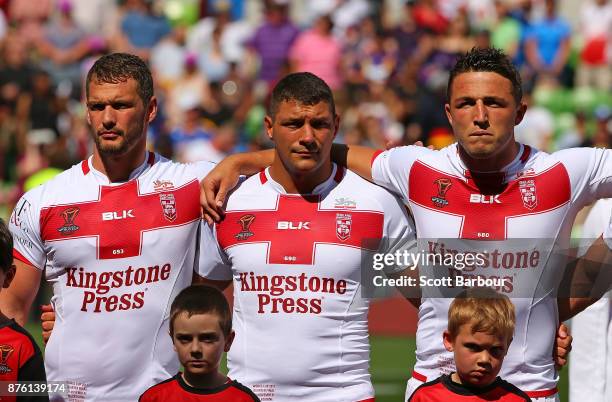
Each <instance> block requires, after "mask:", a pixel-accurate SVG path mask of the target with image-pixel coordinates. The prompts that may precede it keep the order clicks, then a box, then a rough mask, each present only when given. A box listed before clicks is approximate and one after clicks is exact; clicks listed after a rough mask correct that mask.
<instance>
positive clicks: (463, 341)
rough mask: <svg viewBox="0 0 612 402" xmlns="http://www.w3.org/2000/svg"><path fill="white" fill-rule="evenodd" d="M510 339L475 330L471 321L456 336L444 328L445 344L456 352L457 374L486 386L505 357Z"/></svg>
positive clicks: (475, 384) (464, 381)
mask: <svg viewBox="0 0 612 402" xmlns="http://www.w3.org/2000/svg"><path fill="white" fill-rule="evenodd" d="M510 341H511V339H510V340H507V339H505V338H504V337H502V336H499V335H490V334H487V333H485V332H475V333H472V325H471V324H464V325H462V326H461V327H460V328H459V333H458V334H457V336H456V337H455V338H454V339H453V338H452V337H451V335H450V333H449V332H448V331H444V346H445V347H446V350H448V351H449V352H453V353H454V354H455V366H456V367H457V374H458V375H459V378H460V379H461V382H462V383H463V384H467V385H473V386H477V387H484V386H487V385H489V384H491V383H492V382H493V381H494V380H495V378H496V377H497V374H498V373H499V370H500V369H501V365H502V363H503V361H504V356H506V352H507V351H508V345H509V344H510Z"/></svg>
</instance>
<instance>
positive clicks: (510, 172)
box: [449, 143, 534, 182]
mask: <svg viewBox="0 0 612 402" xmlns="http://www.w3.org/2000/svg"><path fill="white" fill-rule="evenodd" d="M454 147H455V149H454V151H453V152H451V155H452V154H454V156H455V157H454V158H453V157H451V158H449V159H450V163H451V165H452V166H453V167H454V168H455V169H456V170H457V171H458V172H459V173H460V176H461V177H465V178H468V179H469V178H470V177H473V176H476V175H479V176H498V177H501V178H502V180H503V181H505V182H507V181H509V180H512V179H513V178H515V177H516V176H517V175H518V174H519V173H520V172H522V171H523V170H524V168H525V164H526V163H527V161H528V160H529V158H530V156H532V155H533V152H534V150H533V148H531V147H530V146H529V145H524V144H521V143H519V151H518V153H517V155H516V157H515V158H514V159H513V160H512V161H511V162H510V163H508V164H507V165H506V166H504V167H503V168H502V169H500V170H499V171H498V172H490V173H489V172H486V173H479V172H471V171H470V170H469V169H468V168H467V166H465V164H464V163H463V160H462V159H461V156H459V144H457V143H455V144H454Z"/></svg>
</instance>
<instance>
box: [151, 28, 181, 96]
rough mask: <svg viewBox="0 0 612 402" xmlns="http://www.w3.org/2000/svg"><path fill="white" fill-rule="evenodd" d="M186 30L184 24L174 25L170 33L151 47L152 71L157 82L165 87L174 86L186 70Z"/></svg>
mask: <svg viewBox="0 0 612 402" xmlns="http://www.w3.org/2000/svg"><path fill="white" fill-rule="evenodd" d="M185 31H186V28H185V27H184V26H181V25H179V26H176V27H174V29H173V30H172V33H171V34H170V35H168V36H166V37H164V38H163V39H162V40H161V41H159V42H158V43H157V44H156V45H155V46H153V48H152V49H151V60H150V64H151V71H152V72H153V74H154V78H155V79H156V82H157V84H158V85H159V86H160V87H162V88H164V89H170V88H172V86H173V85H174V84H175V83H176V82H177V81H178V80H179V79H180V77H181V76H182V75H183V73H184V71H185V57H186V55H187V50H186V49H185V35H186V32H185Z"/></svg>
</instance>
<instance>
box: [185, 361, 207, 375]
mask: <svg viewBox="0 0 612 402" xmlns="http://www.w3.org/2000/svg"><path fill="white" fill-rule="evenodd" d="M183 366H184V367H185V370H186V371H188V372H190V373H192V374H208V373H210V372H211V371H212V370H214V367H213V366H212V365H211V364H209V363H208V362H205V361H197V362H187V363H185V364H184V365H183Z"/></svg>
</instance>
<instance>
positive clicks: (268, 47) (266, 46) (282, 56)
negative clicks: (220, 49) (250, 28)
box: [248, 0, 299, 88]
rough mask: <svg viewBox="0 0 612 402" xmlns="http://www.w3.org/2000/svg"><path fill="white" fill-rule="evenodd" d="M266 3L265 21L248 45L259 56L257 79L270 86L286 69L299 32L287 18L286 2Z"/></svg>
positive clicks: (274, 0)
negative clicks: (290, 50) (290, 51)
mask: <svg viewBox="0 0 612 402" xmlns="http://www.w3.org/2000/svg"><path fill="white" fill-rule="evenodd" d="M266 3H267V4H266V20H265V22H264V23H263V24H262V25H261V26H260V27H259V28H258V29H257V31H255V35H254V36H253V38H251V40H250V41H249V42H248V45H249V46H250V48H251V49H253V50H254V51H255V53H256V54H257V55H258V56H259V59H260V62H261V64H260V67H259V78H260V79H262V80H264V81H266V82H267V83H268V84H272V83H273V82H274V81H276V80H277V79H278V78H279V76H280V74H281V72H282V71H283V69H284V68H286V64H287V61H288V60H287V56H288V55H289V49H290V48H291V45H292V44H293V41H294V40H295V38H296V37H297V35H298V33H299V31H298V29H297V28H296V27H295V25H293V23H292V22H291V21H289V19H288V18H287V4H286V2H284V1H282V0H268V1H267V2H266ZM270 88H271V87H270Z"/></svg>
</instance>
